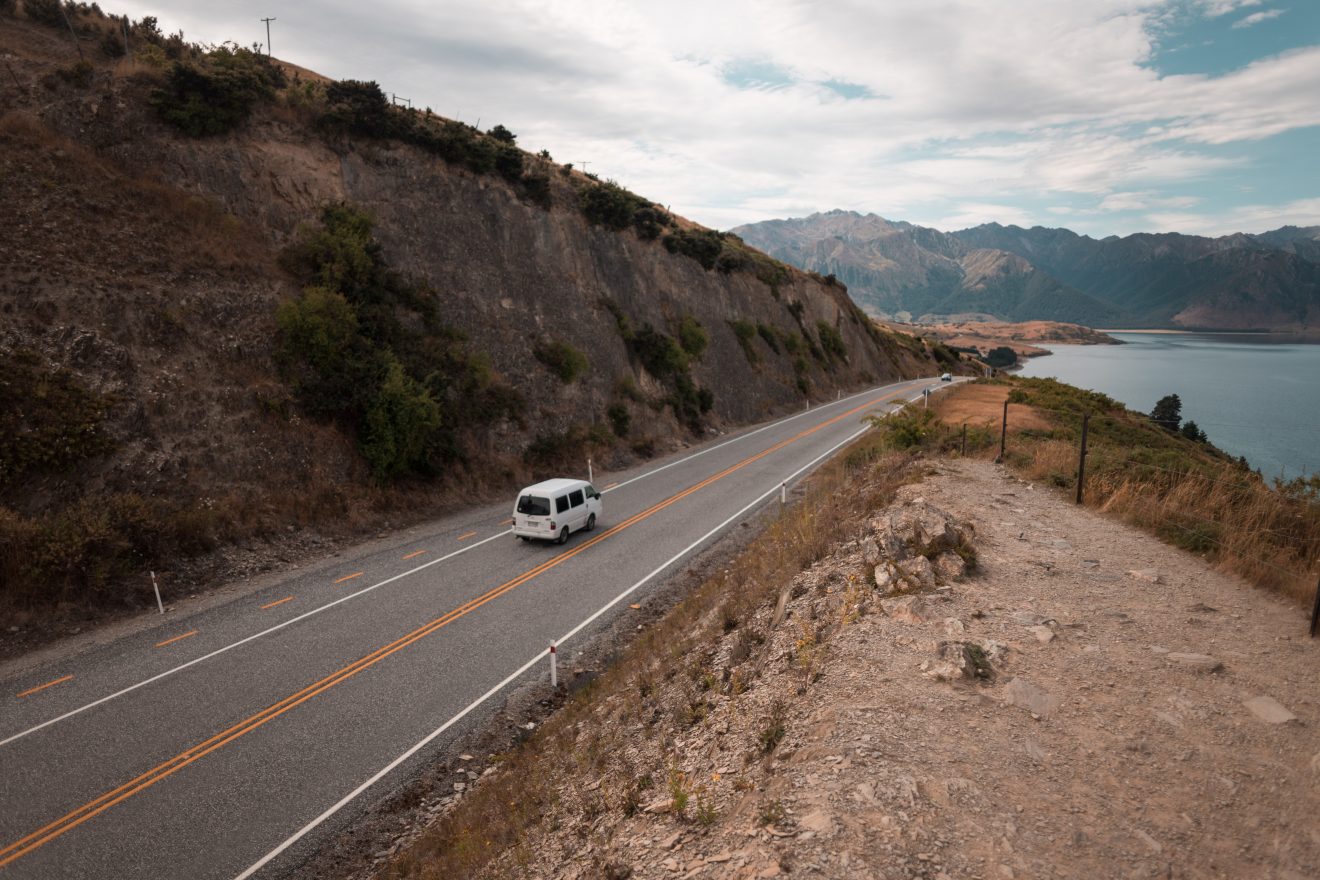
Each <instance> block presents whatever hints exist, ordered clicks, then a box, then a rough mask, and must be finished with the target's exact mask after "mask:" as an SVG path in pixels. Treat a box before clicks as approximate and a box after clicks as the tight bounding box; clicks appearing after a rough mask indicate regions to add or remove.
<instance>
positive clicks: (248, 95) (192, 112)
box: [151, 46, 284, 137]
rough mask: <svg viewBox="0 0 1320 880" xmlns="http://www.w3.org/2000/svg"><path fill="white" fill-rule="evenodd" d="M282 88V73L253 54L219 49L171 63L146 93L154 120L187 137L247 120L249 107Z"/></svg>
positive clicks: (218, 131) (217, 131) (215, 132)
mask: <svg viewBox="0 0 1320 880" xmlns="http://www.w3.org/2000/svg"><path fill="white" fill-rule="evenodd" d="M283 85H284V73H283V71H282V70H281V69H280V68H279V67H278V66H276V65H275V64H273V63H271V61H270V60H269V59H268V58H267V57H266V56H265V55H262V54H260V53H258V52H254V51H252V50H251V49H244V48H241V47H231V46H221V47H219V48H217V49H214V50H212V51H210V52H208V53H206V55H204V56H203V57H202V58H201V59H200V60H199V61H198V62H197V63H193V62H176V63H175V64H174V65H173V66H172V67H171V68H170V72H169V76H168V78H167V80H166V83H165V86H164V87H162V88H160V89H157V90H156V91H155V92H153V93H152V96H151V103H152V105H153V106H155V108H156V112H157V114H158V115H159V116H160V118H161V119H162V120H163V121H164V122H166V123H168V124H170V125H173V126H174V127H175V128H177V129H179V130H180V131H182V132H183V133H184V134H187V135H190V136H192V137H205V136H208V135H220V134H225V133H226V132H229V131H232V130H234V129H235V128H237V127H238V126H240V125H242V124H243V123H244V122H246V121H247V119H248V117H249V116H250V115H251V114H252V108H253V107H254V106H256V104H258V103H259V102H262V101H269V100H271V99H272V98H273V97H274V96H275V91H276V89H277V88H279V87H281V86H283Z"/></svg>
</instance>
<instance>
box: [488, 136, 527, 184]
mask: <svg viewBox="0 0 1320 880" xmlns="http://www.w3.org/2000/svg"><path fill="white" fill-rule="evenodd" d="M494 161H495V170H496V171H497V172H499V175H500V176H501V177H503V178H504V179H505V180H507V181H509V182H511V183H518V182H520V181H521V180H522V173H523V151H522V150H520V149H518V148H517V147H515V146H513V144H511V143H504V144H501V145H500V146H499V147H498V148H497V149H496V150H495V160H494Z"/></svg>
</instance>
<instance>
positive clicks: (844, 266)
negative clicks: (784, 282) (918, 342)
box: [734, 211, 1118, 324]
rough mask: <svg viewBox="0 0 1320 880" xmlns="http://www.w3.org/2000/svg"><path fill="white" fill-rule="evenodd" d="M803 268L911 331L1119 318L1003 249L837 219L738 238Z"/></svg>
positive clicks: (771, 226)
mask: <svg viewBox="0 0 1320 880" xmlns="http://www.w3.org/2000/svg"><path fill="white" fill-rule="evenodd" d="M734 232H736V233H737V234H738V235H740V236H742V238H743V239H744V240H746V241H747V243H748V244H751V245H752V246H754V247H757V248H760V249H762V250H764V251H765V252H766V253H768V254H770V255H771V256H774V257H777V258H779V259H782V260H785V261H787V262H789V263H792V264H793V265H795V266H799V267H801V268H804V269H808V270H811V271H815V272H819V273H823V274H833V275H835V276H837V277H838V278H840V279H841V280H843V281H844V282H845V283H846V284H847V285H848V288H849V291H850V292H851V294H852V296H853V298H854V299H856V300H857V302H858V303H859V304H861V305H862V306H863V307H864V308H866V309H867V310H868V311H869V312H871V313H872V314H877V315H882V316H886V317H893V318H896V319H899V320H904V321H911V320H916V321H927V320H940V319H947V318H950V317H952V316H964V315H977V314H980V315H992V316H994V317H996V318H1000V319H1002V320H1007V321H1026V320H1038V319H1039V320H1056V321H1072V322H1078V323H1091V324H1095V323H1103V322H1106V321H1112V320H1114V319H1116V318H1117V317H1118V312H1117V311H1116V310H1115V309H1113V308H1112V307H1109V306H1106V305H1104V304H1103V303H1101V302H1099V301H1097V300H1096V299H1094V298H1092V297H1090V296H1088V295H1087V294H1085V293H1082V292H1081V291H1079V290H1077V289H1075V288H1072V287H1069V286H1068V285H1067V284H1064V283H1062V282H1060V281H1059V280H1058V279H1056V278H1053V277H1051V276H1050V275H1048V274H1046V273H1045V272H1042V271H1040V270H1039V269H1038V268H1037V267H1036V266H1034V265H1032V263H1031V262H1030V261H1029V260H1027V259H1023V258H1021V257H1020V256H1016V255H1014V254H1013V253H1011V252H1009V251H1007V250H1006V249H1002V248H994V247H981V246H979V245H974V244H973V245H968V244H966V243H964V242H963V241H962V240H960V239H959V238H956V237H954V236H952V235H948V234H946V233H943V232H940V231H938V230H936V229H929V228H926V227H921V226H914V225H912V224H910V223H891V222H890V221H887V220H884V219H883V218H881V217H877V216H875V215H874V214H869V215H865V216H863V215H861V214H857V213H854V212H851V211H830V212H827V213H824V214H813V215H811V216H810V217H806V218H802V219H794V220H769V221H766V222H764V223H753V224H749V225H747V226H741V227H738V228H737V229H735V230H734Z"/></svg>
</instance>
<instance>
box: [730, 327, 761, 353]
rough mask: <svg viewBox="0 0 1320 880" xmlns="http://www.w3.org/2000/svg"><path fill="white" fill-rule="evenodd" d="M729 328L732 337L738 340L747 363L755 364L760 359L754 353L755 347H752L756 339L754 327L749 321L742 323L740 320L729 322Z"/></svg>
mask: <svg viewBox="0 0 1320 880" xmlns="http://www.w3.org/2000/svg"><path fill="white" fill-rule="evenodd" d="M729 328H730V329H731V330H733V335H734V336H735V337H736V338H737V340H738V345H740V346H742V350H743V354H744V355H745V356H746V357H747V363H749V364H757V363H759V362H760V360H761V358H760V356H759V355H758V354H757V353H756V347H755V346H754V345H752V342H753V340H755V339H756V335H757V330H756V325H755V324H753V323H752V322H751V321H744V320H743V319H742V318H738V319H737V320H734V321H730V322H729Z"/></svg>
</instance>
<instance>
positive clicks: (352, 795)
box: [234, 404, 883, 880]
mask: <svg viewBox="0 0 1320 880" xmlns="http://www.w3.org/2000/svg"><path fill="white" fill-rule="evenodd" d="M881 405H882V406H883V404H881ZM869 430H871V428H870V426H869V425H868V426H866V427H865V428H862V429H860V430H858V431H856V432H854V433H853V434H851V435H850V436H849V437H848V438H847V439H846V440H844V441H842V442H841V443H838V444H836V445H834V446H832V447H830V448H829V449H828V450H826V451H825V452H824V453H822V454H821V455H819V456H817V457H816V458H814V459H812V460H811V461H810V462H808V463H807V464H805V465H803V466H802V467H801V468H799V469H798V470H796V471H794V472H793V473H792V474H790V475H789V476H788V477H787V478H786V479H784V480H783V481H782V482H784V483H787V482H791V481H792V480H795V479H797V477H799V476H800V475H801V474H803V473H804V472H806V471H807V470H809V469H811V468H813V467H815V466H816V465H817V464H819V463H820V462H822V461H824V460H825V459H827V458H829V457H830V456H831V455H833V454H834V453H835V452H837V451H838V450H839V449H841V448H843V447H844V446H847V445H848V444H849V443H851V442H853V441H854V440H856V439H857V438H858V437H860V436H862V435H863V434H865V433H866V432H867V431H869ZM779 488H780V483H775V484H774V486H772V487H771V488H770V489H768V490H767V491H766V492H764V493H763V494H761V495H760V496H758V497H757V498H756V500H754V501H752V502H751V503H750V504H748V505H747V506H746V507H744V508H743V509H742V510H740V511H738V512H737V513H735V514H734V515H733V516H731V517H729V518H728V519H726V520H725V521H724V522H722V523H720V524H719V525H718V526H716V527H715V528H713V529H711V530H710V531H709V532H707V533H706V534H704V535H702V536H701V537H700V538H698V539H697V540H695V541H693V542H692V543H691V544H689V545H688V546H687V547H685V548H684V549H683V550H681V551H680V552H679V553H678V554H676V555H675V556H672V557H670V558H669V559H668V560H667V561H666V562H664V563H662V564H661V565H660V566H659V567H657V568H656V569H655V570H654V571H652V572H651V573H650V574H648V575H647V576H646V577H644V578H642V579H641V580H639V581H638V582H637V583H635V584H633V585H632V586H631V587H629V588H628V589H626V590H624V591H623V592H622V593H620V594H619V595H617V596H615V597H614V598H613V599H611V600H610V601H609V602H607V603H605V605H603V606H602V607H601V608H600V610H599V611H597V612H596V613H594V614H592V615H591V616H590V617H588V618H587V619H586V620H584V621H582V622H581V623H579V624H578V625H577V626H575V627H573V629H571V630H569V631H568V633H567V634H565V635H564V636H562V637H561V638H560V639H559V641H557V642H555V643H554V644H556V645H562V644H563V643H564V642H566V641H568V640H569V639H570V638H572V637H573V636H575V635H577V634H578V633H579V632H581V631H582V630H583V628H585V627H587V626H590V625H591V623H592V622H594V621H595V620H596V619H597V618H599V617H600V616H601V615H602V614H604V613H605V612H606V611H608V610H610V609H611V608H613V607H614V606H615V605H617V604H619V603H620V602H622V601H623V600H624V599H626V598H627V597H628V596H630V595H631V594H632V593H633V592H634V591H636V590H637V589H639V588H641V587H642V586H643V585H644V584H645V583H646V582H647V581H649V580H651V579H652V578H654V577H655V576H656V575H658V574H660V573H661V572H662V571H664V570H665V569H667V568H668V567H669V566H671V565H673V564H674V563H675V562H677V561H679V560H680V559H682V558H683V557H684V556H686V555H687V554H689V553H691V552H692V551H693V550H695V549H696V548H698V547H700V546H701V545H702V544H704V543H705V542H706V541H708V540H710V538H711V537H712V536H713V535H716V534H718V533H719V532H720V531H722V530H724V529H725V528H727V527H728V526H729V524H730V523H732V522H734V521H735V520H737V519H739V518H741V517H742V516H744V515H745V514H746V513H747V512H748V511H749V510H751V509H752V508H754V507H756V506H757V505H759V504H762V503H764V502H765V500H766V499H767V498H770V497H771V496H772V495H774V494H775V493H777V492H778V491H779ZM548 650H549V649H548V648H547V649H546V650H543V651H538V652H537V653H536V656H534V657H532V659H530V660H528V661H527V662H526V663H524V664H523V665H522V666H519V667H518V668H517V669H516V670H515V671H513V672H511V673H510V674H509V676H508V677H507V678H505V679H504V680H503V681H501V682H500V683H499V684H497V685H495V686H494V687H493V688H491V689H490V690H488V691H486V692H485V693H484V694H482V695H481V696H480V697H477V699H475V700H473V701H472V702H471V703H469V704H468V705H467V706H466V707H465V708H464V709H463V710H462V711H461V712H459V713H458V714H457V715H455V716H453V717H452V718H450V719H449V720H448V721H446V722H445V723H444V724H442V725H440V726H439V727H437V728H436V729H435V730H433V731H431V732H430V733H428V734H427V735H426V736H425V737H424V738H423V739H421V740H419V741H418V742H417V743H416V744H415V745H413V746H412V747H410V748H409V749H408V750H407V751H406V752H404V753H403V754H402V755H399V757H397V758H395V759H394V760H393V761H391V762H390V763H388V764H386V765H385V766H384V767H382V768H381V769H380V770H379V771H377V772H376V774H375V775H373V776H372V777H371V778H370V779H368V780H367V781H366V782H363V783H362V784H361V785H359V786H358V787H357V788H355V789H353V790H352V791H350V792H349V793H348V794H346V795H344V796H343V797H342V798H340V800H339V801H338V802H337V803H335V804H334V805H333V806H332V807H330V808H329V809H327V810H326V811H325V812H324V813H322V814H321V815H319V816H317V817H316V818H315V819H313V820H312V821H310V822H308V823H307V824H306V825H304V826H303V827H302V828H299V829H298V830H297V831H295V832H294V833H293V834H292V835H290V836H289V837H288V838H287V839H286V840H285V841H284V842H283V843H281V844H280V845H279V846H277V847H275V848H274V849H273V850H271V851H270V852H268V853H266V854H265V855H264V856H262V857H261V858H260V859H258V860H257V861H256V862H255V863H253V864H252V865H251V866H250V867H249V868H248V869H247V870H245V871H244V872H243V873H241V874H239V875H237V876H236V877H235V878H234V880H247V878H249V877H251V876H252V875H254V874H256V873H257V872H258V871H260V870H261V869H262V868H264V867H265V866H266V865H268V864H270V862H271V861H272V860H273V859H275V858H277V857H278V856H279V855H280V853H282V852H284V851H285V850H286V849H288V848H289V847H291V846H293V845H294V844H295V843H297V842H298V841H299V840H301V839H302V838H304V837H306V836H307V835H308V834H309V833H310V832H311V831H312V830H314V829H315V828H316V827H317V826H318V825H320V824H321V823H322V822H324V821H325V820H326V819H329V818H330V817H331V816H333V815H334V814H335V813H337V812H339V811H340V810H342V809H343V808H344V807H345V806H347V805H348V804H349V803H351V802H352V801H353V800H354V799H356V798H357V797H358V796H359V795H361V794H362V793H363V792H364V791H366V790H367V789H368V788H370V787H371V786H373V785H375V784H376V783H377V782H379V781H380V780H381V779H383V778H384V777H385V776H386V775H387V774H388V773H389V772H390V771H392V770H394V769H395V768H396V767H398V766H399V765H400V764H402V763H403V762H404V761H406V760H408V759H409V758H411V757H412V756H413V755H415V754H417V753H418V752H419V751H421V750H422V749H424V748H426V746H427V745H428V744H430V743H431V742H432V741H433V740H435V738H436V737H438V736H440V735H441V734H442V733H444V732H445V731H446V730H448V729H449V728H451V727H453V726H454V725H455V724H457V723H458V722H459V721H461V720H462V719H463V718H465V717H467V715H469V714H470V713H471V712H472V711H473V710H475V709H477V708H478V707H479V706H481V704H482V703H484V702H486V701H487V700H489V699H490V698H491V697H493V696H495V695H496V694H497V693H499V692H500V691H502V690H503V689H504V688H505V687H507V686H508V685H509V684H510V683H511V682H513V681H514V680H516V679H517V678H518V677H519V676H521V675H522V674H523V673H524V672H526V671H527V670H529V669H531V668H532V667H533V666H535V665H536V664H537V663H540V662H542V661H543V660H544V658H545V657H546V654H547V653H548Z"/></svg>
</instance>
